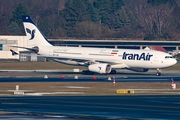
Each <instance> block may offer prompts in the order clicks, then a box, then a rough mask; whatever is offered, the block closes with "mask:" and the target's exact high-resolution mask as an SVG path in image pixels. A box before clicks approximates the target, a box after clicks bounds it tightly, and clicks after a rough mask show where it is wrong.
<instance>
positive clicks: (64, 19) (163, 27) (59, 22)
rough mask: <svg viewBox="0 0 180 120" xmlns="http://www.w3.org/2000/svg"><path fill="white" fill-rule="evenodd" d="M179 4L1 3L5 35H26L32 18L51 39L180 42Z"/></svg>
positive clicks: (111, 0)
mask: <svg viewBox="0 0 180 120" xmlns="http://www.w3.org/2000/svg"><path fill="white" fill-rule="evenodd" d="M179 4H180V2H179V1H178V0H51V1H50V0H38V1H37V0H23V1H22V0H12V1H10V0H0V24H1V31H0V34H1V35H25V33H24V28H23V24H22V20H21V16H22V15H30V16H31V17H32V18H33V20H34V22H35V23H36V24H37V26H38V27H39V28H40V30H41V31H42V33H44V35H45V36H47V37H48V38H76V39H142V40H179V38H180V35H179V32H180V14H179V11H180V7H179Z"/></svg>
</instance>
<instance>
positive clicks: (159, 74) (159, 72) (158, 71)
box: [156, 68, 161, 76]
mask: <svg viewBox="0 0 180 120" xmlns="http://www.w3.org/2000/svg"><path fill="white" fill-rule="evenodd" d="M156 75H157V76H161V70H160V69H159V68H157V72H156Z"/></svg>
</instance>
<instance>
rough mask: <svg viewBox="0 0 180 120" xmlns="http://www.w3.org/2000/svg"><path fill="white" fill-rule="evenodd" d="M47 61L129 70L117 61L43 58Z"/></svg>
mask: <svg viewBox="0 0 180 120" xmlns="http://www.w3.org/2000/svg"><path fill="white" fill-rule="evenodd" d="M43 57H46V58H48V59H51V60H54V61H56V62H61V63H65V64H71V63H72V64H71V65H82V66H86V67H87V66H88V65H90V64H95V63H107V64H109V65H111V67H112V68H129V67H128V66H127V65H126V64H124V63H123V62H120V61H117V60H107V59H98V60H96V59H93V58H84V57H83V58H81V57H77V58H76V57H73V58H72V57H69V58H68V57H67V56H66V58H63V57H49V56H43Z"/></svg>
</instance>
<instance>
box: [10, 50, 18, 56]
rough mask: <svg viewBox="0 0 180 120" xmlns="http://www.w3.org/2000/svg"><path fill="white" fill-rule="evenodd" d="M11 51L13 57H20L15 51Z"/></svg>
mask: <svg viewBox="0 0 180 120" xmlns="http://www.w3.org/2000/svg"><path fill="white" fill-rule="evenodd" d="M10 51H11V53H12V55H13V56H14V55H18V53H17V52H15V51H14V50H12V49H10Z"/></svg>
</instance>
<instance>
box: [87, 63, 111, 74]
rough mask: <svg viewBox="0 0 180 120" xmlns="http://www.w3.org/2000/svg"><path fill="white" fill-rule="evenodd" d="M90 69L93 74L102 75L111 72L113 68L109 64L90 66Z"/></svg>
mask: <svg viewBox="0 0 180 120" xmlns="http://www.w3.org/2000/svg"><path fill="white" fill-rule="evenodd" d="M88 69H89V71H91V72H97V73H100V74H103V73H110V72H111V66H110V65H109V64H107V63H97V64H91V65H89V66H88Z"/></svg>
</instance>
